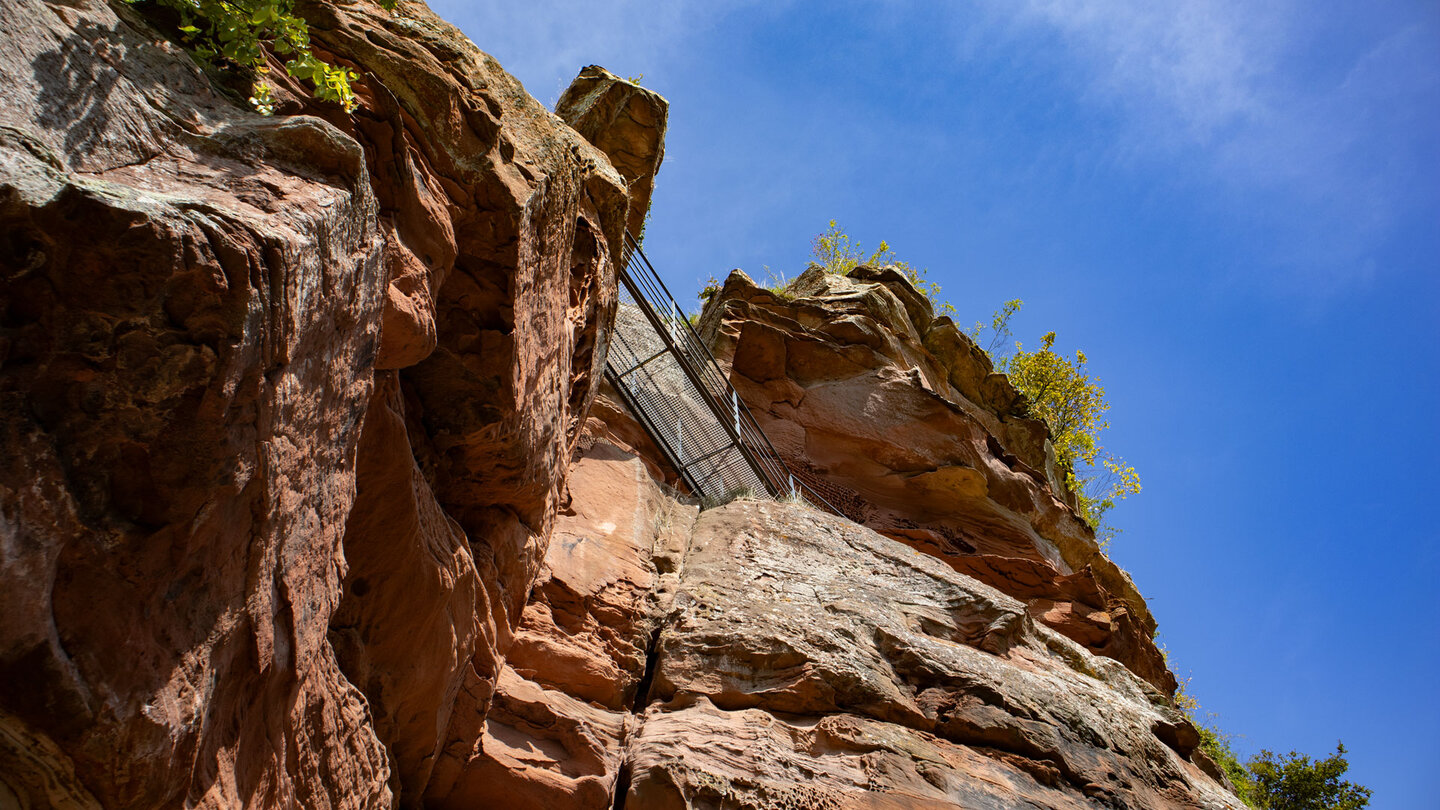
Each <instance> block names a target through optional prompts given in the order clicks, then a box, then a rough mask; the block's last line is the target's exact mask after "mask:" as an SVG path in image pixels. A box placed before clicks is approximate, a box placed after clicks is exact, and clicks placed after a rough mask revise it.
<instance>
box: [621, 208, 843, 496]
mask: <svg viewBox="0 0 1440 810" xmlns="http://www.w3.org/2000/svg"><path fill="white" fill-rule="evenodd" d="M622 258H623V261H622V262H621V263H620V265H619V267H618V273H617V275H618V276H619V280H620V283H621V284H623V285H624V287H625V289H626V290H627V291H628V292H629V293H630V297H631V298H632V299H633V300H634V301H635V303H636V305H637V307H638V308H639V309H640V311H641V312H642V313H643V314H644V315H645V320H646V321H647V322H648V323H649V324H650V326H651V328H652V329H653V330H654V332H655V335H656V337H657V338H658V339H659V341H660V342H661V344H662V345H663V346H664V349H663V350H662V351H661V352H656V353H654V354H651V355H650V357H648V358H646V359H645V360H644V361H641V362H640V363H636V364H635V365H634V366H632V367H630V368H628V369H622V368H616V367H615V364H614V363H613V362H612V360H613V357H614V355H613V354H612V355H611V360H607V363H606V377H607V378H608V379H609V380H610V383H611V385H612V386H613V387H615V388H616V390H617V391H618V392H619V393H620V396H621V399H622V400H623V401H624V403H625V405H626V407H628V408H629V409H630V410H631V411H632V412H633V413H634V414H635V415H636V417H637V419H638V421H639V422H640V424H641V426H642V427H644V428H645V430H646V432H647V433H649V434H650V437H651V439H652V440H654V442H655V443H656V445H658V446H659V447H660V450H661V452H662V453H664V454H665V456H666V460H667V461H669V462H670V463H671V465H672V466H673V467H674V468H675V469H676V471H677V472H678V473H679V474H680V476H681V478H682V480H684V482H685V484H686V485H687V486H688V487H690V489H691V490H692V491H694V492H695V494H697V495H700V496H702V497H704V496H707V495H716V494H724V493H714V492H706V491H705V489H706V487H707V484H709V480H708V478H714V477H717V476H718V475H719V473H720V468H718V467H716V468H715V469H713V470H712V471H711V474H710V476H709V477H708V478H707V479H699V478H697V477H696V476H695V475H693V474H692V473H691V471H690V469H689V468H690V467H691V466H693V465H695V464H697V463H698V462H700V461H702V460H706V459H710V458H713V457H715V456H717V455H720V454H723V453H724V452H727V451H728V450H729V449H730V448H732V447H733V448H734V449H735V450H736V451H737V452H738V453H739V454H740V456H741V457H742V458H743V459H744V460H745V462H746V463H747V464H748V465H749V467H750V469H751V470H752V471H753V472H754V474H755V477H756V479H757V480H758V481H759V482H760V483H762V484H763V485H764V487H765V489H766V490H767V493H768V494H769V495H771V496H773V497H786V496H791V497H795V496H803V497H804V498H805V499H806V500H808V501H810V502H811V503H812V504H814V505H815V506H817V507H819V508H821V509H824V510H825V511H828V512H831V513H833V514H836V515H839V514H842V513H841V512H840V510H838V509H836V508H835V507H834V506H833V505H831V504H830V503H829V502H828V501H827V500H825V498H824V497H823V496H821V495H820V494H819V493H818V492H816V491H815V490H814V489H812V488H811V487H809V486H808V485H806V484H805V482H804V481H801V480H798V479H796V477H795V475H794V474H793V473H792V472H791V471H790V468H789V466H788V465H787V464H786V463H785V461H784V459H782V458H781V457H780V453H779V452H778V451H777V450H776V449H775V446H774V445H773V444H772V443H771V442H770V439H769V437H767V436H766V435H765V431H763V430H761V428H760V424H759V423H758V422H756V421H755V417H754V415H753V414H752V413H751V412H750V408H749V407H748V406H746V404H745V402H744V400H742V399H741V398H740V395H739V394H738V393H737V392H736V391H735V388H734V386H732V385H731V384H730V380H729V379H728V378H727V376H726V375H725V373H724V371H723V370H721V368H720V364H719V363H717V362H716V361H715V357H714V356H713V355H712V354H711V353H710V350H709V349H708V348H706V346H705V343H704V342H703V341H702V340H701V339H700V335H699V334H698V333H696V331H695V329H694V327H692V326H691V325H690V321H689V319H688V318H687V317H686V316H685V314H684V312H683V310H681V309H680V306H679V304H677V303H676V302H675V297H674V296H673V295H671V294H670V289H669V288H668V287H667V286H666V285H665V282H664V280H663V279H661V278H660V274H659V273H658V272H657V271H656V270H655V266H654V265H652V264H651V263H650V260H649V258H647V257H646V256H645V253H644V252H643V251H642V250H641V249H640V244H639V243H638V242H637V241H636V240H635V238H634V237H633V236H631V235H630V234H629V233H628V232H627V233H626V234H625V251H624V253H623V255H622ZM665 352H668V353H669V354H670V355H671V356H673V357H674V359H675V361H676V365H677V366H678V367H679V368H680V370H681V371H682V372H683V373H684V375H685V378H686V379H688V380H689V382H690V384H691V386H693V388H694V390H695V392H696V393H697V395H698V398H699V399H700V401H701V403H700V404H702V405H704V406H705V410H708V411H709V412H710V414H711V415H712V416H713V417H714V419H715V424H717V425H718V426H719V427H720V428H721V429H722V430H723V432H724V435H725V436H726V437H727V438H728V439H729V445H727V446H724V447H720V448H718V449H712V450H710V451H709V452H707V453H705V454H704V455H703V456H701V457H699V458H694V459H691V460H690V461H689V462H687V461H685V459H684V453H683V447H680V448H676V447H672V446H671V443H670V440H669V438H667V436H666V434H665V430H664V429H663V427H662V426H661V425H660V424H658V423H657V422H656V420H655V418H654V415H652V414H650V413H648V412H647V410H646V408H645V406H644V403H643V397H642V396H640V395H639V392H638V391H634V390H631V388H630V385H631V383H630V382H627V379H626V378H627V377H629V376H630V375H631V374H632V373H634V372H636V371H638V370H639V369H640V368H641V367H642V366H644V365H646V364H648V363H649V362H650V361H651V360H654V359H656V357H658V356H660V355H662V354H664V353H665ZM677 438H678V439H683V437H677Z"/></svg>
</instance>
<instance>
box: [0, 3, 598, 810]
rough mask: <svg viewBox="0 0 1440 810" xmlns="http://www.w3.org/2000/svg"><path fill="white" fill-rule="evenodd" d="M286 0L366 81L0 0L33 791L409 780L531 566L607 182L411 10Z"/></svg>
mask: <svg viewBox="0 0 1440 810" xmlns="http://www.w3.org/2000/svg"><path fill="white" fill-rule="evenodd" d="M117 9H118V11H117ZM301 9H302V12H303V13H304V14H306V15H307V16H308V17H309V18H310V20H311V22H312V29H311V33H312V37H313V40H314V42H315V44H316V47H317V50H318V51H320V52H321V53H322V54H323V55H326V56H327V57H330V58H334V59H336V60H337V61H340V62H342V63H344V64H347V65H350V66H353V67H354V68H356V69H357V71H358V72H359V73H360V74H362V76H364V77H365V78H364V80H363V81H362V82H361V83H360V84H359V86H358V87H357V91H358V93H359V95H360V97H361V102H362V108H361V109H360V110H358V111H357V112H356V113H355V114H354V115H353V116H352V115H345V114H342V113H341V112H339V111H338V110H336V109H334V108H328V107H325V106H323V105H321V106H316V105H314V104H313V103H312V102H310V101H309V99H308V94H307V93H306V92H305V91H304V89H303V88H300V87H298V86H295V85H294V83H293V81H292V80H289V79H288V78H286V77H285V75H284V73H283V71H278V72H275V73H272V78H274V79H275V80H276V81H278V82H281V87H280V88H279V89H278V90H277V95H278V96H279V98H280V100H281V105H280V106H281V109H280V113H281V114H280V115H277V116H275V117H273V118H262V117H260V116H257V115H255V114H253V113H251V112H249V111H248V110H246V109H244V108H243V107H241V106H239V105H237V104H236V103H234V102H232V101H231V100H229V99H228V98H226V97H225V96H224V95H222V94H221V93H220V92H219V91H217V88H215V87H214V86H212V85H211V84H210V82H209V81H208V80H207V79H206V78H205V76H204V75H202V74H201V73H200V71H199V70H198V69H196V67H195V66H194V63H193V62H192V61H191V60H190V58H189V57H188V56H187V55H185V54H184V53H183V52H181V51H179V50H178V49H177V48H176V47H174V46H172V45H170V44H168V43H166V42H165V40H164V39H163V37H161V36H159V35H158V34H156V32H155V31H154V30H153V29H151V28H150V27H149V26H148V24H147V23H146V22H145V21H144V20H143V19H142V18H141V17H140V16H139V14H138V12H137V10H136V9H134V8H130V7H125V6H113V7H112V6H110V5H107V4H105V3H103V2H99V1H98V0H96V1H95V2H90V0H80V2H71V3H63V4H62V3H48V2H43V1H42V0H16V2H7V3H5V4H4V5H3V7H0V92H3V95H4V98H5V104H4V105H3V106H0V233H3V235H4V236H3V240H0V402H3V407H0V539H3V545H0V550H3V556H0V593H3V594H4V595H5V596H4V609H3V611H0V684H3V686H0V772H3V776H0V778H3V781H4V782H5V783H6V785H7V787H6V789H7V790H9V791H10V792H11V793H14V794H16V795H17V797H19V798H23V799H24V800H26V801H31V802H35V803H39V804H44V803H46V801H47V799H45V798H42V797H48V801H49V803H52V804H57V805H63V806H87V805H89V806H93V805H96V804H98V805H99V806H104V807H107V808H125V807H136V808H152V807H173V806H180V805H181V804H187V805H192V804H193V805H197V806H201V807H217V808H218V807H226V808H229V807H239V806H247V807H336V808H341V807H355V808H359V807H386V806H390V805H391V804H392V803H394V802H397V801H398V802H401V803H404V804H407V805H416V804H418V803H419V801H420V800H421V797H422V796H423V791H424V789H425V785H426V784H427V783H428V781H429V780H430V775H431V773H432V772H433V771H434V770H436V769H437V767H438V764H440V763H443V762H444V761H445V757H446V752H447V751H450V750H451V749H454V750H456V751H458V752H459V753H458V754H456V755H455V756H457V757H458V758H459V759H460V760H461V761H465V760H466V759H468V755H467V754H466V753H465V751H466V750H467V748H466V747H467V746H469V745H472V744H473V743H474V742H475V741H476V740H477V739H478V735H479V728H478V725H479V724H480V723H482V722H483V716H484V713H485V712H486V710H487V708H488V704H489V700H490V696H491V692H492V691H493V688H494V683H495V680H496V678H497V677H498V676H499V673H500V671H501V665H502V662H503V659H504V655H505V652H506V649H507V648H508V647H509V645H510V643H511V639H512V635H513V628H514V625H515V624H516V622H517V621H518V620H519V618H520V612H521V608H522V607H523V605H524V602H525V597H526V594H527V592H528V589H529V586H530V582H531V580H532V579H533V578H534V575H535V573H536V571H537V569H538V568H539V565H540V558H541V556H542V554H543V553H544V548H545V544H546V541H547V539H548V535H549V531H550V525H551V522H552V520H553V514H554V511H555V509H556V506H557V503H558V501H559V498H560V494H561V492H562V487H563V479H564V474H565V468H566V466H567V463H568V459H569V456H570V451H571V448H572V446H573V444H574V442H575V440H576V437H577V435H578V433H579V428H580V425H581V424H582V422H583V419H584V414H585V412H586V410H587V409H588V407H589V403H590V400H591V399H592V398H593V396H594V388H595V382H596V380H597V379H598V377H599V371H600V365H599V364H600V363H602V362H603V354H604V351H603V346H604V344H603V334H604V329H605V328H606V327H607V324H608V320H609V319H610V318H612V317H613V309H614V279H613V267H612V261H613V259H612V256H613V250H614V247H613V246H617V245H619V244H620V240H621V237H622V233H623V229H624V223H625V216H626V213H627V198H626V189H625V180H624V178H622V177H621V176H620V175H619V174H618V173H616V172H615V170H614V169H613V168H612V167H611V166H610V164H609V163H608V161H607V159H606V158H605V156H604V155H603V154H602V153H600V152H598V151H596V150H595V149H594V148H593V147H591V146H590V145H589V144H588V143H587V142H585V141H584V140H583V139H582V138H580V137H579V136H577V135H576V134H575V133H574V132H572V131H570V130H569V129H568V128H566V127H564V126H563V125H561V124H560V123H559V122H557V121H556V119H555V118H554V116H552V115H550V114H549V113H548V112H547V111H546V110H545V109H544V108H543V107H542V106H541V105H539V104H538V103H537V102H535V101H534V100H533V99H531V98H530V97H529V96H528V95H526V94H525V93H524V91H523V89H522V88H521V87H520V85H519V83H518V82H516V81H515V80H514V79H512V78H511V77H509V76H508V75H506V74H505V73H504V72H503V71H502V70H501V69H500V68H499V66H498V65H496V64H495V63H494V61H493V60H491V59H490V58H489V57H488V56H486V55H485V54H483V53H481V52H480V51H478V50H477V49H475V47H474V46H473V45H471V44H470V43H469V42H468V41H466V40H465V39H464V37H463V36H461V35H460V34H459V33H458V32H457V31H455V29H453V28H452V27H450V26H449V25H447V24H445V23H444V22H442V21H440V20H438V19H437V18H435V17H434V16H433V15H432V14H431V13H430V12H429V11H428V10H427V9H426V8H424V6H423V5H419V4H412V3H406V4H404V5H403V7H402V9H401V10H400V13H399V14H398V15H391V14H389V13H387V12H384V11H382V10H381V9H380V8H379V7H378V6H373V5H372V4H364V3H355V4H343V5H329V4H305V5H303V6H302V7H301ZM287 83H288V84H287ZM377 370H379V372H380V373H379V374H378V375H377V374H376V372H377ZM337 651H338V655H337ZM357 687H358V688H357ZM457 707H458V708H457ZM467 735H469V736H468V737H467ZM62 798H63V801H62ZM66 802H68V803H69V804H68V805H66V804H65V803H66Z"/></svg>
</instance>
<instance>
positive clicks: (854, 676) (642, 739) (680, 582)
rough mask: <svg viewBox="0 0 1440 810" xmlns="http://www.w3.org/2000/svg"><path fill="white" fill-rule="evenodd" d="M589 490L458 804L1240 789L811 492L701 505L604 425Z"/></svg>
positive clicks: (1043, 630) (937, 800)
mask: <svg viewBox="0 0 1440 810" xmlns="http://www.w3.org/2000/svg"><path fill="white" fill-rule="evenodd" d="M570 484H571V488H572V492H573V499H572V501H571V506H570V509H569V510H568V513H567V514H566V515H565V516H564V517H562V518H560V519H559V520H558V521H557V529H556V539H555V542H554V543H552V544H551V546H550V550H549V552H548V554H547V557H546V569H545V573H544V574H542V577H541V580H540V583H539V584H537V587H536V590H535V594H534V596H533V598H532V601H531V603H530V605H529V606H527V608H526V611H525V620H524V622H523V623H522V628H521V630H520V632H519V634H518V636H517V641H516V644H515V646H514V648H512V653H511V656H510V665H511V666H512V667H513V669H512V670H509V671H507V673H506V674H505V676H504V677H503V678H502V680H501V683H500V686H499V689H498V691H497V693H496V697H495V702H494V706H493V708H492V709H491V713H490V717H489V718H488V719H487V721H486V726H487V728H486V734H485V736H484V739H483V741H482V745H481V747H480V750H479V751H478V752H477V755H476V759H475V761H474V762H473V763H472V765H471V768H470V769H469V778H468V779H462V780H459V781H457V785H456V788H455V790H454V791H453V792H452V793H451V794H450V796H449V798H450V800H451V802H450V803H446V804H444V805H441V806H445V807H452V806H453V807H489V806H506V807H516V808H556V807H566V808H571V807H573V808H597V809H599V808H608V807H614V806H619V805H618V804H617V803H616V798H617V797H616V795H615V794H616V792H618V793H620V794H621V795H622V796H623V803H624V807H625V808H627V810H631V809H632V808H643V809H644V810H653V809H654V808H705V807H726V808H755V809H756V810H761V809H764V810H781V809H782V808H783V809H787V810H788V809H789V808H796V809H797V810H798V809H799V808H897V810H898V808H914V807H922V808H955V807H965V808H976V807H984V808H992V807H994V808H1005V807H1016V808H1019V807H1075V808H1080V807H1096V806H1099V807H1117V808H1119V807H1125V808H1169V807H1206V808H1220V807H1237V808H1238V807H1239V806H1240V805H1239V802H1238V800H1236V799H1235V798H1234V797H1233V796H1231V795H1230V794H1228V793H1227V792H1226V791H1225V790H1224V789H1223V788H1222V787H1221V786H1220V785H1219V784H1218V783H1216V782H1215V781H1213V780H1212V779H1211V778H1210V777H1208V776H1206V775H1205V773H1204V772H1203V771H1202V770H1201V768H1200V767H1199V766H1197V764H1196V763H1195V762H1192V761H1191V757H1192V756H1194V757H1197V758H1198V756H1199V755H1197V754H1195V752H1194V751H1195V746H1196V743H1197V741H1198V738H1197V737H1196V735H1195V731H1194V729H1193V727H1191V726H1190V725H1189V723H1188V722H1187V721H1186V720H1185V719H1184V718H1183V716H1181V715H1180V714H1179V713H1178V712H1176V711H1175V709H1174V708H1172V706H1171V704H1170V700H1169V697H1168V696H1167V695H1165V694H1163V693H1162V692H1161V691H1160V690H1158V689H1156V688H1155V687H1154V686H1152V685H1151V684H1149V683H1147V682H1146V681H1144V680H1142V679H1140V678H1138V677H1136V676H1135V675H1134V674H1133V673H1131V672H1130V671H1129V670H1128V669H1126V668H1125V667H1123V666H1121V665H1120V664H1119V663H1117V662H1115V661H1113V660H1111V659H1109V658H1106V657H1104V656H1097V655H1094V654H1092V653H1091V652H1089V651H1088V650H1086V649H1085V648H1084V647H1083V646H1081V645H1079V644H1076V643H1075V642H1073V641H1071V640H1069V639H1068V638H1066V637H1064V636H1063V635H1061V634H1060V633H1057V632H1055V631H1053V630H1051V629H1049V628H1048V627H1046V626H1045V625H1043V624H1041V623H1038V622H1036V621H1035V620H1034V619H1033V618H1032V616H1031V614H1030V612H1029V611H1028V610H1027V607H1026V605H1025V604H1024V603H1023V602H1021V601H1019V600H1016V599H1013V598H1010V597H1008V596H1006V595H1004V594H1002V593H1000V592H999V591H997V590H995V589H993V588H991V587H989V586H986V585H984V584H982V583H980V582H978V581H977V580H975V579H974V578H972V577H970V576H967V575H964V574H961V573H958V572H956V571H955V570H953V569H952V568H950V567H949V566H947V565H945V564H944V563H942V562H940V561H938V560H936V559H934V558H932V557H931V556H930V555H927V554H923V553H920V552H917V551H916V550H914V549H912V548H910V547H909V546H906V545H904V544H901V543H898V542H896V541H894V540H891V539H889V538H886V537H883V536H881V535H879V534H876V533H875V532H873V531H871V530H869V529H866V528H864V527H861V526H858V525H856V524H854V523H853V522H850V521H848V520H845V519H843V518H838V517H833V516H829V515H825V514H822V513H819V512H817V511H816V510H814V509H812V508H810V507H808V506H804V505H797V504H777V503H772V502H764V501H737V502H734V503H731V504H729V505H727V506H724V507H720V508H717V509H712V510H709V511H706V512H703V513H699V514H698V516H697V513H696V512H695V510H694V508H693V507H685V506H683V505H681V504H678V503H676V502H675V501H674V500H673V499H672V498H670V497H668V496H666V495H665V494H664V493H663V492H660V491H658V490H657V489H656V487H655V485H653V484H651V483H650V482H649V480H648V478H647V477H646V475H645V468H644V467H643V466H642V465H641V464H640V462H639V461H638V460H637V459H634V458H633V457H630V456H629V455H628V454H623V453H620V452H618V451H616V450H614V449H613V448H611V447H609V446H608V445H606V444H605V443H603V442H600V443H597V444H596V445H595V446H594V448H593V449H592V450H591V451H590V452H589V453H587V454H586V455H585V457H584V458H583V459H581V460H580V461H579V463H578V464H577V465H576V467H575V468H574V469H573V471H572V474H571V478H570ZM647 639H648V641H647ZM647 648H648V656H647V654H646V651H647Z"/></svg>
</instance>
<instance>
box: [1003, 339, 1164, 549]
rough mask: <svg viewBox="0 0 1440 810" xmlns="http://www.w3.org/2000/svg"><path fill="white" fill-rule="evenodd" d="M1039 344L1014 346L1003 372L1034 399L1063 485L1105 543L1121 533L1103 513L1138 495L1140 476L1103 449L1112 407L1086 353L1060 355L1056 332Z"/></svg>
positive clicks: (1032, 404) (1032, 403) (1032, 408)
mask: <svg viewBox="0 0 1440 810" xmlns="http://www.w3.org/2000/svg"><path fill="white" fill-rule="evenodd" d="M1040 343H1041V345H1040V349H1039V350H1038V351H1033V352H1027V351H1025V347H1024V346H1022V345H1021V344H1019V343H1016V344H1015V354H1014V355H1013V356H1011V357H1010V358H1009V359H1008V360H1006V361H1005V362H1003V363H1002V368H1003V369H1004V371H1005V372H1006V374H1007V375H1008V376H1009V377H1010V383H1011V384H1012V385H1014V386H1015V390H1017V391H1019V392H1020V393H1022V394H1024V395H1025V396H1026V398H1027V399H1029V400H1030V411H1031V413H1033V414H1034V415H1036V416H1039V417H1040V418H1042V419H1044V420H1045V423H1046V424H1047V425H1049V427H1050V437H1051V441H1052V442H1053V443H1054V445H1055V456H1056V460H1057V461H1059V462H1060V465H1061V467H1062V469H1064V471H1065V484H1066V486H1067V488H1068V489H1069V490H1070V491H1071V492H1072V493H1074V494H1075V497H1076V499H1077V500H1078V502H1079V505H1080V514H1081V517H1083V518H1085V520H1086V522H1088V523H1089V524H1090V525H1091V526H1092V527H1093V528H1094V529H1095V533H1096V535H1097V536H1099V538H1100V540H1101V542H1102V543H1106V542H1108V541H1109V540H1110V539H1111V538H1112V537H1114V535H1115V534H1116V533H1117V530H1116V529H1115V528H1114V527H1112V526H1109V525H1107V524H1106V523H1105V513H1106V512H1108V511H1110V509H1111V508H1113V507H1114V506H1115V504H1116V503H1117V502H1119V501H1122V500H1124V499H1125V498H1126V497H1128V496H1130V495H1133V494H1135V493H1137V492H1139V491H1140V476H1139V474H1138V473H1136V472H1135V468H1134V467H1131V466H1129V465H1127V464H1126V463H1125V461H1124V459H1122V458H1120V457H1119V456H1116V455H1114V454H1112V453H1110V452H1108V451H1107V450H1106V449H1105V448H1104V447H1102V446H1101V445H1100V441H1099V436H1100V433H1101V431H1103V430H1105V429H1106V428H1108V427H1110V423H1109V422H1107V421H1105V412H1106V411H1108V410H1110V403H1108V402H1106V401H1105V389H1104V388H1103V387H1101V385H1100V380H1099V379H1098V378H1095V377H1091V376H1090V373H1089V372H1088V371H1087V370H1086V364H1087V363H1088V362H1089V360H1088V358H1086V357H1085V353H1084V352H1082V351H1078V350H1077V351H1076V352H1075V358H1074V359H1073V360H1071V359H1069V358H1067V357H1065V356H1063V355H1061V354H1059V353H1058V352H1056V351H1055V333H1054V332H1049V333H1046V335H1045V336H1044V337H1043V338H1041V341H1040Z"/></svg>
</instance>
